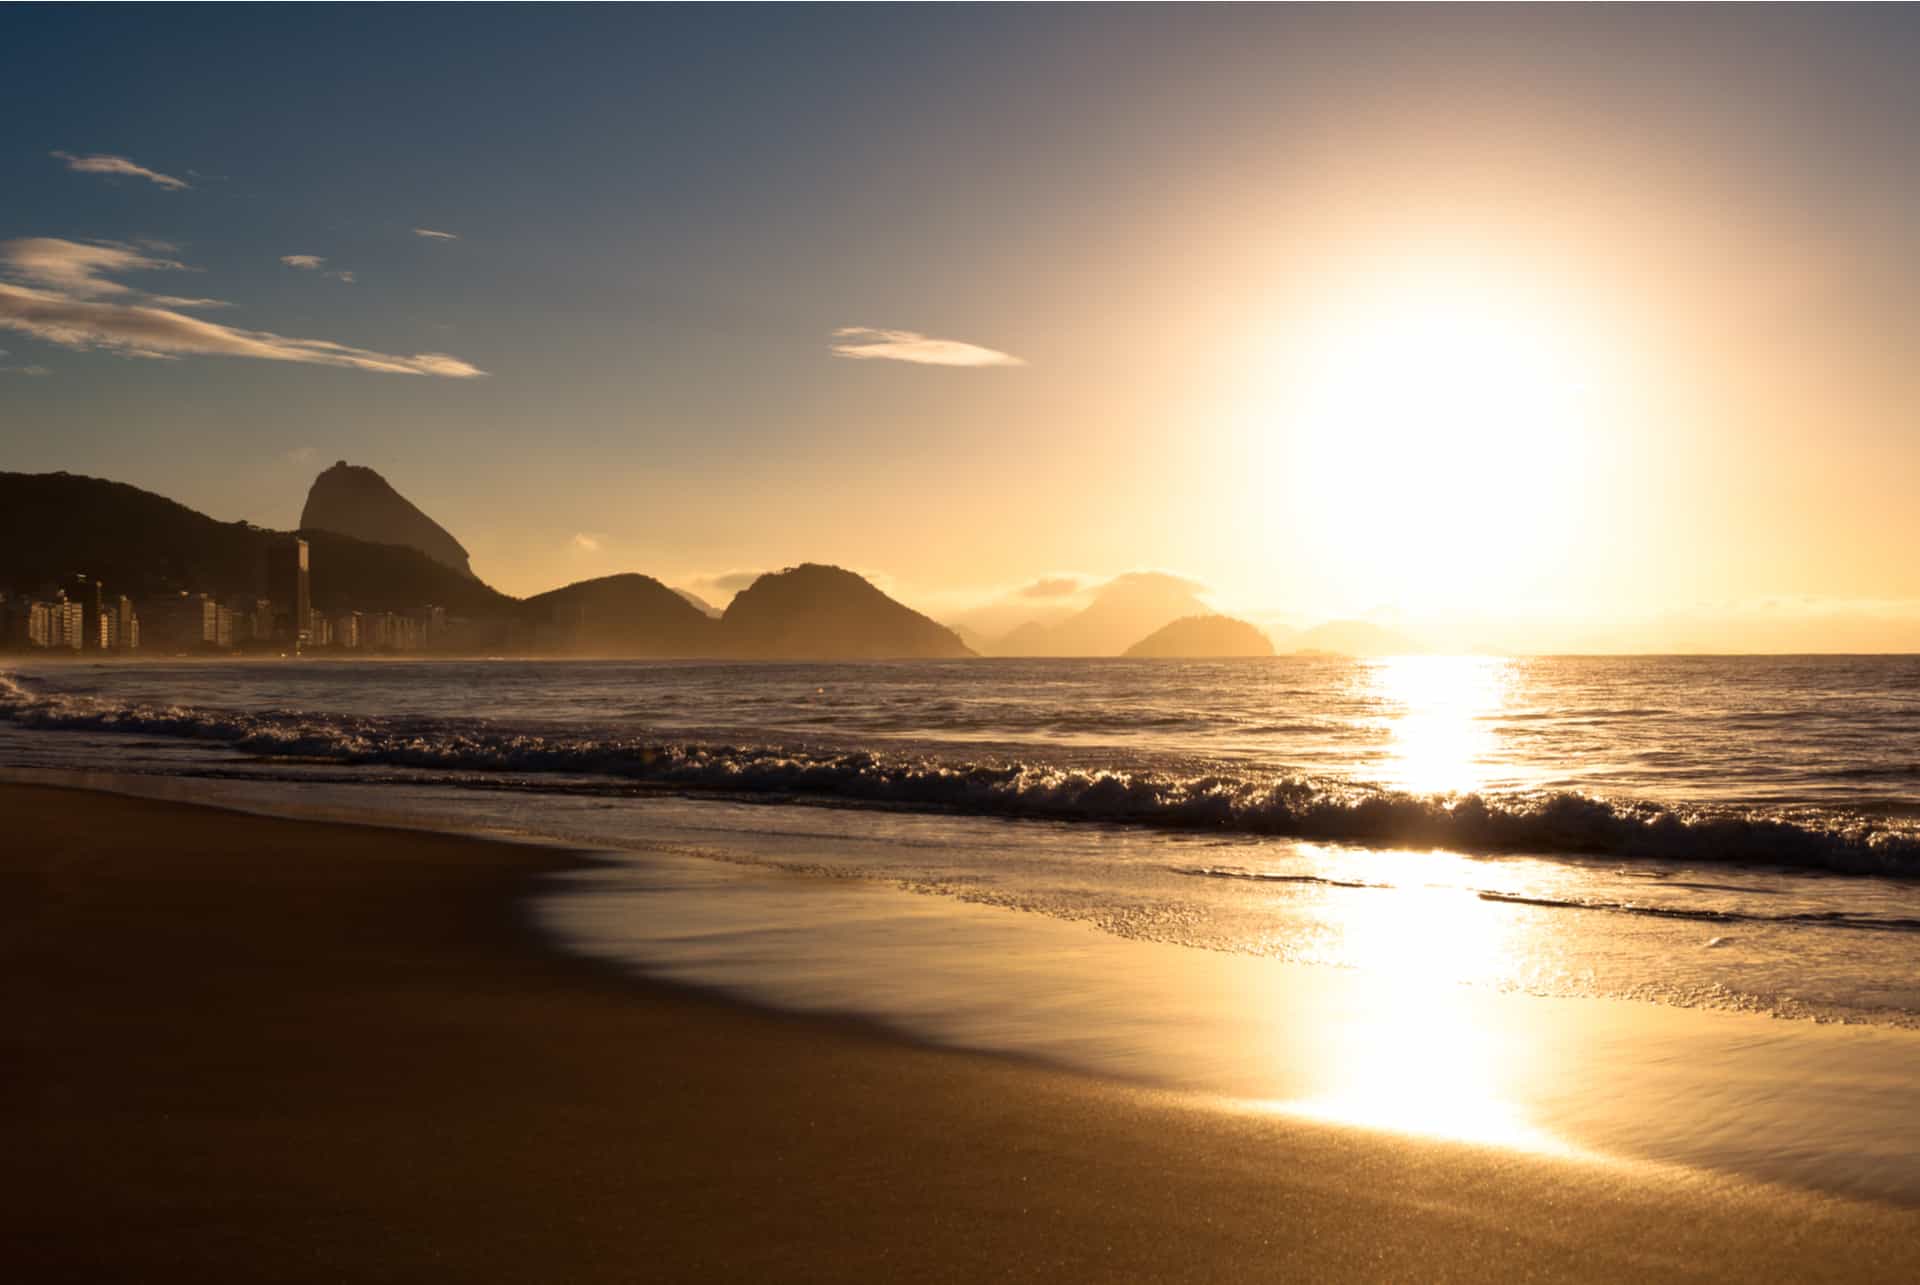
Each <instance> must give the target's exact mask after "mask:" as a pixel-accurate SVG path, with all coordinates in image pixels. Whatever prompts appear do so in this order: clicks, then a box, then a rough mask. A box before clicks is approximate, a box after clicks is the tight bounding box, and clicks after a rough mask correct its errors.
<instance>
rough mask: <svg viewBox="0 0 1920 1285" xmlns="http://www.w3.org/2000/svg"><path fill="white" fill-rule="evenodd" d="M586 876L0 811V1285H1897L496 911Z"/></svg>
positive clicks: (1853, 1218) (213, 824)
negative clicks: (1017, 1283) (767, 1004)
mask: <svg viewBox="0 0 1920 1285" xmlns="http://www.w3.org/2000/svg"><path fill="white" fill-rule="evenodd" d="M582 860H585V858H582V857H576V856H572V855H569V854H565V853H558V852H554V851H552V850H547V849H538V848H529V847H523V846H516V845H510V844H502V843H490V842H485V841H481V840H475V839H467V838H457V837H445V836H436V835H428V834H421V833H416V832H411V831H393V830H380V829H374V828H367V827H356V826H344V825H327V824H319V823H312V822H296V821H284V820H276V819H269V818H262V817H255V816H247V815H241V814H236V813H228V812H220V811H214V810H211V809H202V808H194V807H190V806H186V805H181V804H173V803H163V802H155V801H149V800H139V799H130V798H123V797H117V796H112V795H104V794H94V793H88V792H82V791H71V790H59V789H51V788H44V787H37V786H16V785H0V1001H3V1002H4V1012H5V1014H6V1020H5V1022H4V1023H0V1136H4V1138H5V1139H6V1145H5V1147H4V1148H0V1276H4V1277H6V1278H8V1279H17V1280H33V1281H66V1280H88V1281H100V1280H143V1281H166V1280H183V1281H184V1280H194V1281H239V1280H246V1281H255V1280H263V1279H266V1280H333V1281H340V1280H346V1281H363V1280H420V1279H445V1280H500V1281H526V1280H543V1279H544V1280H566V1281H579V1280H637V1279H653V1280H670V1279H713V1280H720V1279H742V1278H748V1279H751V1278H763V1279H858V1278H865V1279H875V1278H889V1277H908V1276H911V1277H916V1278H921V1279H933V1280H969V1281H970V1280H978V1279H982V1278H987V1277H1002V1276H1007V1277H1019V1278H1039V1279H1125V1278H1147V1277H1152V1278H1159V1279H1169V1280H1223V1279H1263V1280H1264V1279H1273V1278H1276V1277H1309V1276H1310V1277H1313V1278H1316V1279H1327V1278H1349V1279H1351V1278H1363V1279H1375V1278H1380V1277H1396V1278H1403V1279H1410V1278H1418V1279H1427V1280H1432V1279H1448V1278H1456V1279H1457V1278H1469V1277H1470V1278H1474V1279H1485V1278H1488V1277H1490V1276H1496V1275H1497V1276H1500V1277H1551V1278H1561V1279H1609V1280H1614V1279H1620V1278H1623V1277H1632V1278H1636V1279H1650V1278H1671V1279H1697V1278H1702V1277H1726V1278H1730V1277H1756V1276H1765V1277H1782V1276H1792V1277H1796V1278H1801V1279H1810V1278H1821V1279H1887V1280H1893V1279H1913V1278H1915V1277H1920V1216H1917V1215H1916V1214H1915V1213H1914V1212H1913V1211H1911V1210H1904V1209H1897V1208H1887V1207H1879V1206H1873V1205H1868V1204H1861V1203H1853V1202H1846V1201H1841V1200H1836V1199H1831V1198H1824V1197H1816V1196H1810V1195H1804V1194H1797V1193H1789V1192H1784V1191H1777V1190H1773V1189H1768V1188H1761V1187H1754V1186H1751V1185H1741V1184H1736V1183H1733V1182H1730V1181H1728V1180H1725V1179H1716V1178H1710V1177H1707V1176H1689V1175H1684V1174H1675V1173H1673V1172H1671V1171H1664V1170H1651V1169H1644V1168H1640V1169H1637V1168H1630V1167H1626V1166H1609V1165H1587V1164H1573V1163H1564V1162H1557V1161H1552V1160H1546V1159H1541V1158H1538V1157H1530V1156H1522V1155H1516V1154H1511V1153H1506V1152H1501V1151H1496V1150H1484V1149H1475V1148H1470V1147H1462V1146H1454V1145H1447V1144H1438V1143H1431V1142H1416V1141H1413V1140H1408V1139H1404V1138H1397V1137H1393V1136H1390V1135H1385V1134H1378V1133H1367V1132H1361V1131H1355V1130H1347V1129H1341V1128H1336V1127H1326V1126H1318V1125H1312V1124H1305V1123H1301V1122H1298V1121H1290V1120H1282V1119H1275V1118H1273V1117H1270V1116H1260V1115H1249V1114H1236V1113H1232V1112H1227V1111H1223V1110H1219V1109H1215V1108H1212V1107H1209V1106H1207V1105H1206V1104H1204V1103H1202V1102H1198V1101H1195V1100H1191V1099H1180V1098H1175V1097H1171V1096H1167V1095H1159V1094H1154V1093H1149V1092H1145V1091H1142V1090H1138V1089H1134V1088H1129V1087H1126V1086H1121V1085H1115V1084H1111V1083H1108V1082H1105V1081H1101V1080H1096V1079H1092V1078H1087V1077H1082V1076H1077V1075H1073V1074H1068V1073H1064V1072H1057V1071H1052V1070H1047V1069H1044V1068H1039V1067H1035V1066H1031V1065H1024V1064H1020V1063H1017V1062H1013V1061H1008V1060H1004V1059H996V1058H990V1057H984V1056H974V1055H967V1054H959V1053H953V1052H948V1051H942V1050H935V1049H927V1048H921V1047H916V1046H914V1045H911V1044H908V1043H906V1042H903V1041H900V1040H896V1039H893V1038H890V1037H888V1036H886V1035H884V1034H882V1033H879V1032H876V1031H872V1030H869V1029H866V1028H864V1027H862V1026H860V1025H859V1024H856V1023H852V1022H834V1021H822V1020H819V1019H813V1018H806V1019H802V1018H795V1017H787V1016H783V1015H780V1014H775V1013H767V1012H761V1011H757V1010H752V1009H748V1008H745V1007H742V1006H738V1005H734V1004H731V1003H728V1002H726V1001H722V1000H717V999H713V998H711V997H707V996H704V995H700V994H697V993H693V992H688V991H682V990H677V989H674V988H671V987H665V986H658V985H649V984H645V983H640V982H636V981H633V980H631V979H628V978H625V977H623V976H621V975H619V974H617V973H615V972H613V971H612V970H610V969H606V968H603V967H600V966H598V965H595V964H591V963H588V962H585V961H581V960H575V959H570V958H567V957H564V956H561V955H559V954H557V953H556V952H554V951H552V950H550V949H549V948H547V947H546V946H545V945H544V944H543V943H542V942H541V941H540V940H539V939H538V938H536V936H535V935H534V933H533V932H532V930H531V928H530V926H529V924H528V922H527V919H526V914H525V910H524V901H523V898H524V896H525V895H526V894H527V893H529V892H531V891H533V890H535V889H537V888H538V887H539V886H540V881H541V880H542V878H543V877H545V876H550V875H552V874H554V873H557V872H559V871H562V870H565V869H568V868H571V867H574V866H577V865H578V864H579V862H580V861H582ZM1916 1163H1920V1160H1917V1161H1916Z"/></svg>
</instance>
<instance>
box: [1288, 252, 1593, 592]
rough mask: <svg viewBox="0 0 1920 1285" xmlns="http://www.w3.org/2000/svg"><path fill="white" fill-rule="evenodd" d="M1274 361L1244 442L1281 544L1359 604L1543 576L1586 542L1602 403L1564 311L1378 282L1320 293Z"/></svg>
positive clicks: (1481, 278) (1396, 277)
mask: <svg viewBox="0 0 1920 1285" xmlns="http://www.w3.org/2000/svg"><path fill="white" fill-rule="evenodd" d="M1280 347H1281V351H1280V352H1279V353H1278V354H1277V355H1276V356H1275V357H1274V359H1273V360H1272V362H1271V368H1270V372H1269V375H1270V378H1269V380H1268V382H1267V385H1266V387H1265V389H1264V390H1263V393H1262V395H1261V400H1262V402H1263V403H1264V405H1263V407H1262V409H1261V413H1260V414H1259V417H1258V418H1259V421H1260V422H1259V424H1258V426H1257V427H1256V429H1255V430H1254V431H1256V432H1258V433H1260V434H1262V435H1264V436H1265V437H1266V439H1267V451H1266V459H1267V460H1268V461H1269V463H1268V467H1269V468H1270V469H1272V470H1274V471H1277V472H1278V473H1280V474H1281V478H1280V485H1279V486H1278V487H1277V488H1276V489H1277V490H1278V491H1279V492H1280V493H1281V494H1284V495H1285V496H1287V497H1288V504H1287V506H1286V509H1285V511H1284V512H1276V514H1275V516H1276V518H1277V519H1278V522H1279V525H1280V526H1282V527H1283V528H1284V536H1285V538H1286V539H1287V541H1288V544H1289V546H1290V547H1293V548H1299V547H1302V546H1303V545H1304V546H1305V547H1306V548H1307V549H1309V550H1311V554H1312V556H1314V557H1315V558H1317V559H1319V560H1320V561H1321V564H1322V567H1323V569H1324V570H1325V572H1326V573H1327V575H1328V576H1329V577H1331V578H1334V579H1337V580H1339V581H1341V582H1342V583H1343V584H1344V585H1345V586H1346V587H1347V588H1348V589H1350V590H1352V591H1353V598H1354V600H1355V601H1360V600H1368V599H1370V600H1372V601H1376V602H1385V603H1391V604H1394V605H1397V606H1401V607H1408V608H1431V607H1435V606H1438V605H1441V604H1442V603H1444V602H1445V601H1446V600H1447V599H1448V598H1449V597H1450V596H1454V595H1460V594H1473V595H1476V596H1480V597H1482V598H1484V597H1486V596H1488V595H1493V596H1507V595H1512V594H1514V593H1518V592H1522V591H1527V590H1533V589H1537V588H1538V587H1539V586H1540V585H1541V583H1542V582H1543V581H1546V580H1549V579H1550V578H1551V576H1552V573H1553V570H1554V567H1555V566H1556V565H1557V563H1556V560H1557V559H1559V558H1561V557H1563V556H1564V555H1565V554H1566V553H1567V552H1568V550H1569V548H1570V546H1571V544H1572V543H1573V542H1575V541H1577V540H1578V539H1579V538H1580V537H1581V534H1582V532H1583V530H1584V529H1585V521H1586V517H1587V514H1586V512H1585V509H1586V498H1585V493H1586V488H1585V485H1584V483H1585V482H1586V481H1587V480H1588V479H1587V476H1586V475H1587V472H1588V470H1589V469H1590V468H1591V467H1593V466H1594V464H1595V460H1596V456H1597V454H1598V453H1599V448H1600V447H1601V446H1602V444H1603V441H1604V436H1605V433H1606V428H1607V411H1606V409H1605V408H1606V406H1607V405H1608V404H1609V403H1610V400H1611V399H1610V396H1609V377H1608V374H1607V368H1608V365H1609V362H1608V357H1607V354H1606V352H1605V351H1604V348H1605V346H1604V345H1601V344H1599V343H1596V342H1594V340H1593V338H1592V337H1591V336H1590V335H1589V334H1586V333H1584V327H1583V326H1582V324H1581V323H1580V320H1579V318H1578V317H1577V315H1576V314H1575V312H1574V310H1572V309H1571V308H1569V307H1568V306H1566V304H1565V303H1563V302H1561V301H1557V300H1555V299H1554V298H1553V297H1551V295H1550V294H1549V293H1548V292H1547V291H1545V290H1543V289H1539V288H1534V287H1529V286H1527V285H1525V284H1519V283H1515V282H1512V281H1510V280H1501V279H1500V278H1498V277H1493V276H1489V275H1483V274H1478V273H1475V274H1469V273H1465V272H1460V271H1427V272H1424V273H1408V272H1402V273H1393V274H1382V275H1379V276H1376V277H1375V278H1373V279H1370V280H1368V281H1365V282H1364V283H1360V284H1356V285H1354V286H1350V287H1348V288H1345V289H1341V290H1337V291H1334V292H1332V293H1331V294H1330V295H1327V296H1323V305H1322V306H1320V307H1318V308H1316V309H1315V310H1314V311H1313V313H1312V315H1310V316H1306V317H1303V318H1301V319H1300V320H1299V321H1298V322H1297V323H1296V324H1295V325H1294V326H1293V327H1291V328H1290V331H1289V333H1288V335H1287V337H1286V339H1285V341H1284V342H1283V344H1282V345H1281V346H1280ZM1263 480H1264V481H1266V482H1268V483H1269V484H1271V483H1272V482H1273V480H1274V479H1273V478H1272V477H1271V476H1270V475H1269V477H1267V478H1266V479H1263ZM1273 534H1274V535H1275V536H1276V537H1279V536H1281V535H1282V532H1281V531H1275V532H1273ZM1303 537H1304V538H1303ZM1483 605H1484V604H1483Z"/></svg>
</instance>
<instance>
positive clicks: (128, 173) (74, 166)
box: [48, 152, 193, 192]
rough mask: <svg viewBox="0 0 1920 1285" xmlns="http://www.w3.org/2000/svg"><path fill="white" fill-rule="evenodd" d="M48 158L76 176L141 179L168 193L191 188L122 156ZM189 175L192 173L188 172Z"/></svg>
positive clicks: (66, 154)
mask: <svg viewBox="0 0 1920 1285" xmlns="http://www.w3.org/2000/svg"><path fill="white" fill-rule="evenodd" d="M48 154H49V155H50V156H52V157H54V158H55V159H57V160H61V161H65V162H66V164H67V168H68V169H70V170H72V171H73V172H74V173H76V174H106V175H109V176H111V177H115V178H143V179H145V180H147V182H149V183H152V184H155V185H156V186H159V187H164V188H167V189H169V190H170V191H176V192H180V191H185V190H186V189H188V188H190V187H192V186H193V184H191V183H189V182H187V181H186V180H185V179H178V178H175V177H174V176H173V175H171V174H162V173H161V172H160V171H158V170H150V169H148V168H147V167H146V166H144V165H135V164H134V163H133V162H132V161H130V160H128V159H127V158H126V157H124V156H107V155H104V154H101V153H95V154H93V155H91V156H75V155H73V153H71V152H50V153H48ZM188 172H189V173H191V172H192V171H188Z"/></svg>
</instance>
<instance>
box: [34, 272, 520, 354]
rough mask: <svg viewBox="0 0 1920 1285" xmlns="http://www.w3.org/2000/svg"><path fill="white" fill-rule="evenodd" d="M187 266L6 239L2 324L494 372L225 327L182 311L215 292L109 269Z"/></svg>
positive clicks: (179, 345) (93, 337)
mask: <svg viewBox="0 0 1920 1285" xmlns="http://www.w3.org/2000/svg"><path fill="white" fill-rule="evenodd" d="M187 270H188V269H187V267H186V265H184V264H182V263H180V262H178V261H176V260H172V259H162V258H157V257H155V256H153V255H150V254H146V253H142V252H141V251H139V250H135V249H133V248H131V247H129V246H125V245H119V244H115V243H85V242H78V241H67V240H63V239H61V238H58V237H25V238H20V239H17V240H12V241H3V242H0V278H4V279H3V280H0V329H9V330H16V331H20V332H22V333H24V334H28V335H32V336H33V337H35V338H37V339H42V340H45V341H46V342H48V343H52V344H58V345H59V346H61V347H63V348H71V349H76V350H86V349H98V350H101V351H105V352H113V353H118V354H120V355H122V356H127V357H149V358H160V359H163V360H175V359H178V358H182V357H190V356H191V357H251V358H254V359H256V360H261V361H286V362H295V363H299V364H303V365H316V366H343V367H349V368H352V369H356V370H371V371H379V372H382V373H386V374H398V375H437V376H440V377H442V378H448V379H470V378H473V377H475V376H478V375H483V374H485V373H486V372H484V371H482V370H480V369H479V368H478V367H476V366H474V365H472V364H471V363H469V362H466V361H463V360H461V359H460V358H458V357H454V356H451V355H449V354H447V353H414V354H412V355H402V354H394V353H383V352H377V351H375V350H373V349H369V348H356V347H353V346H351V345H349V344H341V343H335V342H333V341H332V340H328V339H297V338H291V337H289V336H286V335H279V334H275V333H273V332H272V331H269V330H242V329H239V328H238V327H234V326H222V325H218V324H216V323H214V322H211V321H206V320H203V319H201V318H199V317H193V316H189V315H187V314H186V313H185V312H183V311H180V309H181V308H183V307H212V306H220V304H221V301H219V300H212V299H186V298H181V297H179V296H175V295H158V296H156V295H149V294H147V293H146V292H144V291H141V290H138V289H136V288H134V287H132V286H129V285H126V284H124V283H122V282H119V281H114V280H112V279H111V278H110V276H109V275H108V274H117V273H126V272H136V271H138V272H152V271H187Z"/></svg>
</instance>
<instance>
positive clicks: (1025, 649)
mask: <svg viewBox="0 0 1920 1285" xmlns="http://www.w3.org/2000/svg"><path fill="white" fill-rule="evenodd" d="M1199 588H1200V586H1199V585H1197V584H1194V583H1193V582H1192V581H1191V580H1183V579H1181V578H1180V577H1179V576H1170V575H1166V574H1164V573H1163V572H1158V571H1134V572H1129V573H1128V574H1126V575H1123V576H1116V577H1115V578H1114V579H1112V580H1109V581H1108V582H1107V583H1106V584H1104V585H1102V586H1100V588H1099V589H1097V590H1096V591H1095V592H1094V595H1093V601H1092V602H1091V603H1089V604H1088V605H1087V607H1086V608H1085V609H1083V610H1081V611H1078V612H1076V613H1074V614H1073V615H1071V616H1068V617H1067V618H1066V619H1064V620H1060V621H1058V622H1057V623H1054V624H1046V623H1043V622H1041V621H1038V620H1035V621H1030V622H1028V623H1027V624H1024V625H1022V626H1020V627H1019V628H1018V629H1015V630H1014V631H1013V632H1012V633H1010V634H1008V635H1007V636H1006V637H1004V638H1002V639H1001V640H1000V641H999V643H998V644H996V645H995V647H994V648H993V652H994V654H995V655H997V656H1117V655H1119V654H1120V653H1121V652H1123V651H1125V650H1126V649H1127V648H1128V647H1130V646H1132V645H1133V644H1134V643H1136V642H1138V641H1139V640H1140V639H1142V638H1144V637H1146V636H1147V635H1148V634H1150V633H1153V632H1154V631H1155V630H1157V629H1159V628H1161V627H1162V626H1164V625H1169V624H1172V623H1173V622H1174V621H1176V620H1179V619H1182V618H1183V617H1186V616H1205V615H1211V614H1213V609H1212V608H1210V607H1208V606H1207V604H1206V603H1204V602H1202V601H1201V600H1200V599H1199V597H1197V596H1196V594H1197V591H1198V590H1199Z"/></svg>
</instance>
